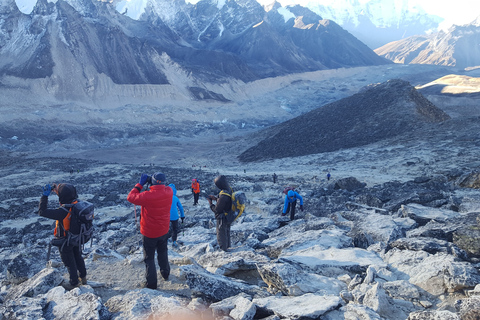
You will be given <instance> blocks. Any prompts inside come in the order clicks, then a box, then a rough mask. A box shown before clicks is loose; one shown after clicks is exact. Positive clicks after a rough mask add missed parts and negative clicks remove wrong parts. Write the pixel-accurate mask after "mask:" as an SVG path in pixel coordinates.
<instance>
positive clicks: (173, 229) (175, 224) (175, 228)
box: [170, 220, 178, 242]
mask: <svg viewBox="0 0 480 320" xmlns="http://www.w3.org/2000/svg"><path fill="white" fill-rule="evenodd" d="M170 231H171V232H172V241H174V242H175V241H177V237H178V220H170Z"/></svg>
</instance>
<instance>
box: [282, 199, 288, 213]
mask: <svg viewBox="0 0 480 320" xmlns="http://www.w3.org/2000/svg"><path fill="white" fill-rule="evenodd" d="M287 208H288V196H287V195H285V201H284V202H283V212H282V213H287Z"/></svg>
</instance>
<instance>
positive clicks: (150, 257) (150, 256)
mask: <svg viewBox="0 0 480 320" xmlns="http://www.w3.org/2000/svg"><path fill="white" fill-rule="evenodd" d="M142 237H143V261H144V262H145V278H146V280H147V288H150V289H157V269H156V267H155V248H156V243H157V241H156V239H152V238H148V237H145V236H142ZM167 239H168V238H167Z"/></svg>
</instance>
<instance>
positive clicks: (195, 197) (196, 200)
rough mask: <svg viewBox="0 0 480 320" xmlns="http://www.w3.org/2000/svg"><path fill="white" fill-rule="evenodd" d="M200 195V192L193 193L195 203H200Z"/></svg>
mask: <svg viewBox="0 0 480 320" xmlns="http://www.w3.org/2000/svg"><path fill="white" fill-rule="evenodd" d="M199 197H200V193H194V194H193V205H196V204H197V203H198V198H199Z"/></svg>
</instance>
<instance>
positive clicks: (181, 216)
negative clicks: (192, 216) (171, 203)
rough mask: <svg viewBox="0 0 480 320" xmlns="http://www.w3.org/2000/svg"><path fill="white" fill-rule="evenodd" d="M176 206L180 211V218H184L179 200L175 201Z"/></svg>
mask: <svg viewBox="0 0 480 320" xmlns="http://www.w3.org/2000/svg"><path fill="white" fill-rule="evenodd" d="M177 208H178V210H179V211H180V218H185V212H184V211H183V206H182V204H181V203H180V200H178V201H177Z"/></svg>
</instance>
